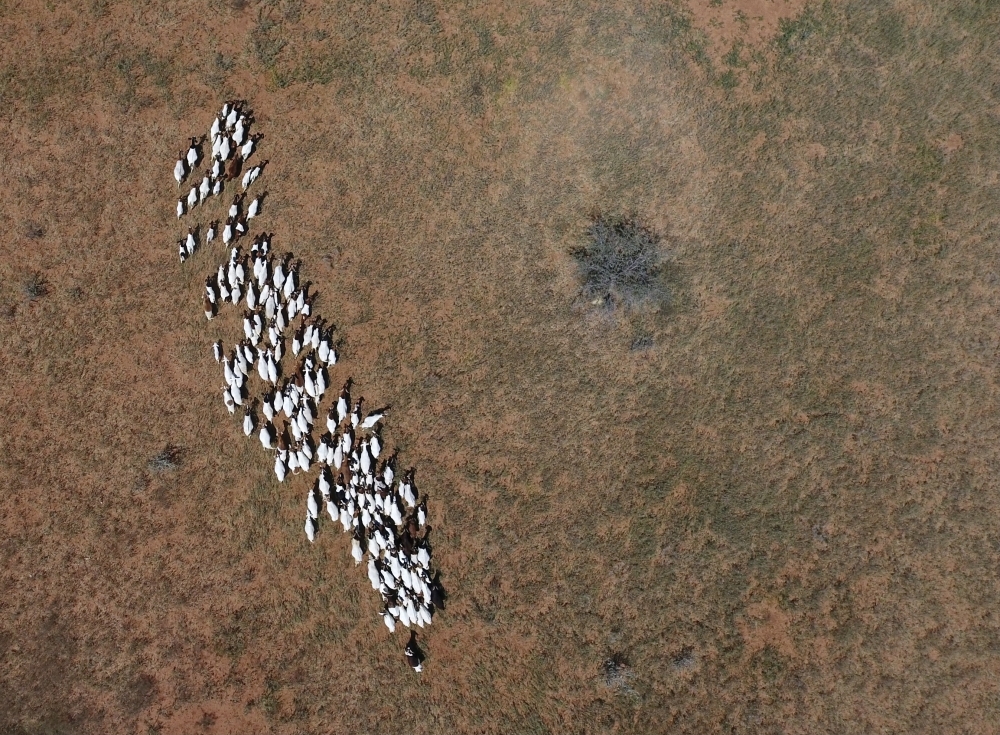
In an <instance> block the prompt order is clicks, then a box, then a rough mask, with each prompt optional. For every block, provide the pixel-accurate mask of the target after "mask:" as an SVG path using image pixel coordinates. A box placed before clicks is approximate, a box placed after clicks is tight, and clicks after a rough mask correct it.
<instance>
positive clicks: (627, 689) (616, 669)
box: [601, 651, 636, 695]
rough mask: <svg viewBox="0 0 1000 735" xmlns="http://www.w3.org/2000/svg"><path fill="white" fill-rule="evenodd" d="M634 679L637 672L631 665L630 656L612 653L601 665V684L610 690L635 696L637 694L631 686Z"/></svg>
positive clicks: (618, 652)
mask: <svg viewBox="0 0 1000 735" xmlns="http://www.w3.org/2000/svg"><path fill="white" fill-rule="evenodd" d="M634 678H635V672H633V671H632V667H631V666H630V665H629V660H628V656H626V655H625V654H624V653H622V652H620V651H617V652H615V653H612V654H611V655H610V656H609V657H608V658H606V659H605V660H604V661H603V662H602V663H601V683H602V684H604V686H606V687H608V688H609V689H615V690H617V691H619V692H622V693H624V694H632V695H634V694H635V693H636V692H635V690H634V689H633V688H632V685H631V684H630V682H631V681H632V680H633V679H634Z"/></svg>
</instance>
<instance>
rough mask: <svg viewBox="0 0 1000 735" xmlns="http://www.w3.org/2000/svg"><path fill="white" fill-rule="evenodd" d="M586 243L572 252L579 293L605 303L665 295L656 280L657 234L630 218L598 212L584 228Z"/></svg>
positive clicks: (626, 302)
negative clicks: (578, 274)
mask: <svg viewBox="0 0 1000 735" xmlns="http://www.w3.org/2000/svg"><path fill="white" fill-rule="evenodd" d="M587 236H588V237H589V238H590V243H589V244H588V245H586V246H585V247H582V248H579V249H577V250H575V251H573V257H574V258H575V259H576V261H577V265H578V266H579V268H580V276H581V278H582V279H583V293H584V295H586V296H587V297H588V298H590V299H591V300H595V301H601V302H603V303H604V305H605V306H608V307H613V306H615V305H617V304H624V305H625V306H636V305H638V304H639V303H640V302H643V301H645V300H647V299H651V298H654V297H662V296H665V295H666V293H665V291H664V289H663V287H662V284H661V282H660V275H661V270H662V265H663V255H662V253H661V250H660V236H659V235H658V234H657V233H655V232H653V231H652V230H651V229H649V228H648V227H645V226H643V225H642V224H640V223H639V222H638V221H636V220H635V219H633V218H631V217H613V216H607V215H599V216H597V217H595V218H594V220H593V221H592V222H591V224H590V227H588V228H587Z"/></svg>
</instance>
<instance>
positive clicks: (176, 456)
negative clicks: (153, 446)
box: [149, 444, 184, 472]
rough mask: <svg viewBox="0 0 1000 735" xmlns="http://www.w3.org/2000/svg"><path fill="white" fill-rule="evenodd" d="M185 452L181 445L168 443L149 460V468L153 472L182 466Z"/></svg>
mask: <svg viewBox="0 0 1000 735" xmlns="http://www.w3.org/2000/svg"><path fill="white" fill-rule="evenodd" d="M183 454H184V450H183V449H182V448H181V447H177V446H174V445H173V444H168V445H167V446H165V447H164V448H163V449H161V450H160V451H159V452H158V453H157V454H156V455H154V456H153V457H152V458H151V459H150V460H149V469H150V470H152V471H153V472H166V471H167V470H175V469H177V468H178V467H180V465H181V458H182V455H183Z"/></svg>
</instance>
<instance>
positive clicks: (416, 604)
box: [174, 101, 444, 672]
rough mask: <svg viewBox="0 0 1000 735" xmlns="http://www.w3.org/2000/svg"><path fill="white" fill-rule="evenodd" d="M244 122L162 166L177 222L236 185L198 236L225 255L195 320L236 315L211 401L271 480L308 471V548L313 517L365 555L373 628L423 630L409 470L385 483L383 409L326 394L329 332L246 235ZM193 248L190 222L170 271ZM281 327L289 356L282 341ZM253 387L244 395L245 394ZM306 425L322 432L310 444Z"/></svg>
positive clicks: (291, 279)
mask: <svg viewBox="0 0 1000 735" xmlns="http://www.w3.org/2000/svg"><path fill="white" fill-rule="evenodd" d="M252 124H253V114H252V112H251V111H250V110H249V109H248V108H247V107H246V105H245V103H242V102H238V101H232V102H227V103H226V104H225V105H224V106H223V108H222V110H221V111H220V113H219V114H218V115H217V116H216V118H215V119H214V120H213V122H212V126H211V129H210V131H209V133H208V136H206V137H204V138H201V139H199V138H191V139H190V144H189V146H188V148H187V150H186V151H181V153H180V154H179V155H178V158H177V162H176V163H175V165H174V178H175V179H176V180H177V186H178V187H181V186H182V185H185V184H186V183H187V182H191V187H190V190H189V191H188V193H187V195H186V196H184V195H182V196H181V197H180V198H179V199H178V200H177V217H178V219H182V218H184V217H185V216H186V215H189V214H191V213H192V212H193V211H194V210H195V209H196V208H198V207H205V206H207V205H208V204H209V202H210V200H211V199H212V198H214V197H218V196H220V195H222V194H224V193H225V190H226V188H227V187H232V188H233V189H236V188H237V187H239V191H237V192H235V193H234V196H233V200H232V204H231V205H230V207H229V210H228V213H227V217H226V219H225V221H224V222H225V223H224V224H223V225H222V226H221V229H220V220H219V219H216V220H212V221H210V222H209V223H208V225H207V227H206V229H205V231H204V242H205V244H206V245H208V244H210V243H213V242H215V241H216V240H219V239H221V240H222V243H223V246H224V247H227V248H228V249H229V254H228V257H227V258H226V259H225V261H224V262H223V263H222V264H220V265H219V266H218V269H217V271H215V272H213V273H211V274H210V275H209V276H208V277H207V278H206V279H205V293H204V298H203V302H204V309H205V316H206V318H208V319H213V318H215V316H216V314H217V313H218V311H219V308H220V307H222V306H223V305H225V304H227V303H228V304H231V305H232V306H236V307H242V308H243V338H242V339H238V340H234V344H233V345H232V347H231V349H230V350H229V351H228V353H227V352H226V350H225V348H224V346H223V343H222V342H221V341H217V342H215V344H214V345H213V347H212V350H213V354H214V357H215V360H216V362H218V363H220V364H221V366H222V371H223V376H224V379H225V384H224V385H223V387H222V390H221V393H222V399H223V401H224V403H225V406H226V408H227V409H228V411H229V413H230V414H236V413H237V411H242V415H243V433H244V434H245V435H246V436H247V437H250V436H252V435H253V434H255V433H256V435H257V437H258V438H259V440H260V443H261V445H262V446H263V448H264V449H265V450H268V451H270V452H273V454H274V473H275V475H276V477H277V479H278V481H279V482H284V481H285V479H286V478H287V477H288V476H289V475H295V474H300V473H308V472H310V471H311V470H313V469H316V470H318V474H317V477H316V479H315V481H314V482H313V483H312V485H311V487H309V490H308V492H307V493H306V514H305V515H306V518H305V534H306V537H307V538H308V539H309V541H310V542H312V541H313V540H314V539H315V536H316V533H317V531H318V530H319V524H320V519H321V518H322V516H323V511H325V512H326V513H327V515H329V517H330V523H332V524H334V526H336V525H337V524H339V525H340V526H341V527H342V528H343V530H344V531H345V532H347V533H350V534H352V541H351V555H352V556H353V558H354V561H355V564H357V565H360V564H362V563H364V562H365V559H366V557H367V570H368V579H369V580H370V582H371V585H372V588H373V589H375V590H376V591H378V592H379V594H380V595H381V597H382V603H383V605H382V613H381V614H382V619H383V621H384V623H385V625H386V627H387V628H388V629H389V631H390V632H394V631H395V629H396V626H397V624H399V623H401V624H402V625H404V626H406V627H408V628H411V629H412V628H414V627H420V628H423V627H424V626H426V625H429V624H430V623H431V620H432V617H433V615H434V612H435V610H437V609H440V608H442V607H443V604H444V591H443V589H442V587H441V585H440V579H439V575H437V576H433V577H432V572H431V549H430V545H429V542H428V534H429V530H430V529H429V527H428V526H426V521H427V508H426V504H425V502H423V501H422V500H421V499H420V498H419V496H418V493H417V489H416V486H415V484H414V478H413V471H412V470H409V471H406V472H401V473H398V474H397V471H396V457H395V455H394V454H388V453H387V452H385V450H384V447H383V443H382V438H381V436H380V429H381V426H382V419H383V417H384V414H385V412H384V410H381V411H372V412H368V413H365V411H364V410H363V399H362V398H360V397H359V398H357V399H356V400H354V401H353V402H352V398H351V387H352V381H351V380H350V379H348V380H347V382H346V383H345V384H344V386H343V388H341V390H340V392H339V393H334V392H331V391H330V390H329V388H330V385H329V373H328V368H330V367H332V366H333V365H335V364H336V363H337V360H338V357H339V356H338V354H337V341H336V339H335V337H334V327H333V325H331V324H329V323H328V322H327V321H326V320H324V319H323V318H321V317H319V316H317V315H315V314H314V313H313V309H312V306H313V301H314V298H315V293H310V292H309V287H308V284H303V283H302V281H301V279H300V277H299V269H300V266H301V262H300V261H297V260H295V259H294V258H293V255H292V254H291V253H285V254H284V255H282V256H276V255H275V254H274V253H272V251H271V239H272V235H270V234H265V233H260V234H258V235H256V236H254V237H251V236H250V234H249V223H250V220H252V219H253V218H255V217H256V216H258V215H259V214H260V212H261V210H262V206H263V201H264V199H265V197H266V192H262V193H260V194H257V196H255V197H254V198H253V199H251V200H250V201H249V203H247V201H246V200H247V196H248V194H249V193H250V191H249V190H250V189H251V188H252V187H253V184H254V183H255V182H256V181H257V179H258V178H259V177H260V175H261V173H262V172H263V171H264V168H265V166H266V165H267V163H268V162H267V161H262V162H260V163H258V164H256V165H251V164H249V163H248V161H249V159H251V157H252V156H253V154H254V153H255V152H256V150H257V146H258V144H259V142H260V140H261V139H262V137H263V136H261V135H252V134H251V133H250V127H251V125H252ZM206 142H210V144H211V155H210V157H209V158H208V159H207V160H206V158H205V154H204V152H203V151H202V147H203V145H204V144H205V143H206ZM199 167H203V172H202V173H198V171H197V170H198V168H199ZM244 238H246V240H249V243H250V244H249V247H248V248H247V250H246V251H244V250H243V248H242V247H241V244H240V241H241V240H243V239H244ZM201 239H202V233H201V227H200V226H199V225H194V226H192V227H190V228H189V229H188V232H187V235H186V236H185V237H183V238H181V239H180V241H179V242H178V251H179V255H180V260H181V262H182V263H183V262H185V261H187V260H188V259H189V258H191V257H192V256H193V255H194V254H195V252H196V251H197V250H198V248H199V246H200V245H201V242H200V240H201ZM289 330H291V345H290V350H291V355H288V352H287V350H286V342H285V340H286V335H287V334H288V332H289ZM286 356H287V357H289V358H290V359H289V360H286V361H285V363H284V364H289V363H290V364H291V367H283V362H282V358H285V357H286ZM255 372H256V374H257V378H258V380H256V381H255V380H254V377H253V376H254V373H255ZM255 382H256V384H257V390H256V391H255V390H254V389H253V388H252V386H251V384H252V383H255ZM255 393H256V395H254V394H255ZM328 393H331V395H335V396H336V397H335V398H331V400H330V402H329V408H328V409H327V410H326V412H325V414H324V412H323V410H322V408H321V406H322V405H323V400H324V398H325V397H326V396H327V394H328ZM258 407H259V415H258ZM317 424H318V425H319V426H318V427H317V426H316V425H317ZM324 424H325V426H324ZM314 428H315V429H316V431H317V432H319V431H322V433H321V434H320V435H319V438H318V439H314V438H313V434H314ZM323 428H325V431H323ZM404 656H405V657H406V660H407V662H408V663H409V664H410V666H412V667H413V669H414V670H415V671H418V672H419V671H420V670H421V666H422V662H423V658H424V656H423V653H422V652H421V651H420V649H419V647H418V645H417V642H416V631H414V630H411V631H410V638H409V641H408V642H407V644H406V647H405V648H404Z"/></svg>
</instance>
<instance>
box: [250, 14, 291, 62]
mask: <svg viewBox="0 0 1000 735" xmlns="http://www.w3.org/2000/svg"><path fill="white" fill-rule="evenodd" d="M280 31H281V26H280V25H278V23H277V22H275V21H274V20H273V19H272V18H271V17H270V16H269V15H268V14H267V12H266V10H265V8H261V10H260V12H259V13H258V15H257V24H256V25H255V26H254V27H253V28H252V29H251V31H250V52H251V53H252V54H253V57H254V58H255V59H256V60H257V63H259V64H260V65H261V66H263V67H264V68H265V69H271V68H272V67H273V66H274V65H275V63H276V62H277V60H278V54H280V53H281V51H282V49H284V48H285V46H286V45H287V42H286V41H285V40H284V39H283V38H282V37H281V33H280Z"/></svg>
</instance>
